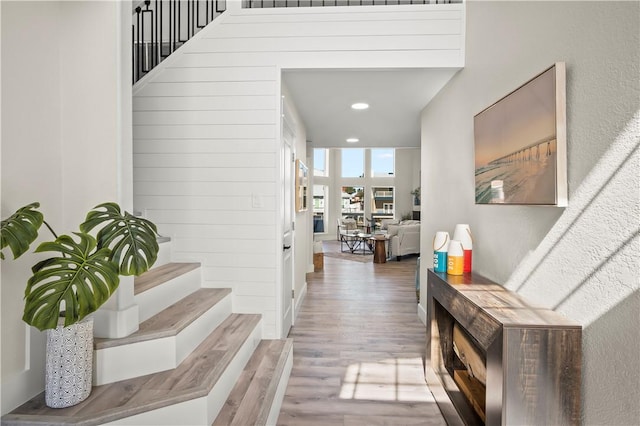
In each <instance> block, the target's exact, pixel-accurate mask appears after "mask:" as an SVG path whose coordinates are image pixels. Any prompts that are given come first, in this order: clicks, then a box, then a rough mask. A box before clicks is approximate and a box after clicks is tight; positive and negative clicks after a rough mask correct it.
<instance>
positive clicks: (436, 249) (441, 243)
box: [433, 231, 449, 272]
mask: <svg viewBox="0 0 640 426" xmlns="http://www.w3.org/2000/svg"><path fill="white" fill-rule="evenodd" d="M448 249H449V233H448V232H443V231H438V232H436V235H435V237H433V270H434V272H447V251H448Z"/></svg>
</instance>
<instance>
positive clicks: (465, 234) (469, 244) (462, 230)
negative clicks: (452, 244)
mask: <svg viewBox="0 0 640 426" xmlns="http://www.w3.org/2000/svg"><path fill="white" fill-rule="evenodd" d="M453 240H457V241H460V243H461V244H462V247H463V249H464V250H471V249H472V248H473V237H472V236H471V228H469V225H467V224H466V223H465V224H457V225H456V228H455V230H454V231H453Z"/></svg>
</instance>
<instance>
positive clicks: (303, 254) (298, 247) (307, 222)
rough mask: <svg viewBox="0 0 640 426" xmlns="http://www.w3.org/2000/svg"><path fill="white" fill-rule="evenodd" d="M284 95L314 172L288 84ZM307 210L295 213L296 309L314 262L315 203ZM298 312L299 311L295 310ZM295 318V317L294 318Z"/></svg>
mask: <svg viewBox="0 0 640 426" xmlns="http://www.w3.org/2000/svg"><path fill="white" fill-rule="evenodd" d="M282 95H283V96H284V100H283V101H284V103H285V105H286V106H287V108H286V110H287V111H289V112H290V113H291V114H292V118H293V121H294V122H295V124H296V129H295V131H296V140H295V146H294V150H295V156H296V159H299V160H301V161H302V162H303V163H304V164H305V165H306V166H307V167H308V168H309V172H310V173H311V172H312V169H311V167H309V163H308V161H307V132H306V130H305V126H304V122H303V121H302V117H301V116H300V113H299V112H298V109H297V108H296V105H295V102H294V100H293V98H292V97H291V94H290V92H289V90H288V89H287V87H286V85H284V84H283V85H282ZM307 190H308V191H311V192H308V194H309V196H310V197H313V192H312V191H313V188H312V187H311V186H309V187H308V188H307ZM307 202H308V203H313V200H312V198H308V199H307ZM308 206H309V207H308V208H307V210H305V211H301V212H296V213H295V231H294V232H295V237H294V238H295V240H294V254H293V256H294V262H295V265H294V273H293V290H294V295H295V296H294V299H295V300H294V304H295V307H296V309H297V308H298V307H299V306H300V305H301V304H302V300H303V298H304V295H305V294H306V291H307V289H306V285H307V282H306V281H307V269H308V266H309V264H310V263H311V264H313V257H312V256H313V222H312V219H313V204H309V205H308ZM294 314H297V311H295V312H294ZM294 320H295V318H294Z"/></svg>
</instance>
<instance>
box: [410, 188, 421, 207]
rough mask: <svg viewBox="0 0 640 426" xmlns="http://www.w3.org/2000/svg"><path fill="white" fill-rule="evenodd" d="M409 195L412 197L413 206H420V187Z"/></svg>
mask: <svg viewBox="0 0 640 426" xmlns="http://www.w3.org/2000/svg"><path fill="white" fill-rule="evenodd" d="M411 195H413V205H414V206H419V205H420V187H417V188H416V189H414V190H413V191H411Z"/></svg>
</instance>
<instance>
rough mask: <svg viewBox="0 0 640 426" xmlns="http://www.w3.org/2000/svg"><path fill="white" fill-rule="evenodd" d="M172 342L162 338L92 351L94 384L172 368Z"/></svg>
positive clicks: (173, 340)
mask: <svg viewBox="0 0 640 426" xmlns="http://www.w3.org/2000/svg"><path fill="white" fill-rule="evenodd" d="M175 341H176V339H175V337H165V338H164V339H154V340H147V341H144V342H139V343H136V344H130V345H122V346H116V347H113V348H107V349H101V350H96V351H94V366H93V384H94V386H100V385H104V384H107V383H112V382H117V381H119V380H125V379H129V378H132V377H139V376H144V375H146V374H151V373H156V372H158V371H164V370H168V369H170V368H173V367H171V366H172V365H175V364H176V351H175V344H176V343H175Z"/></svg>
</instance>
